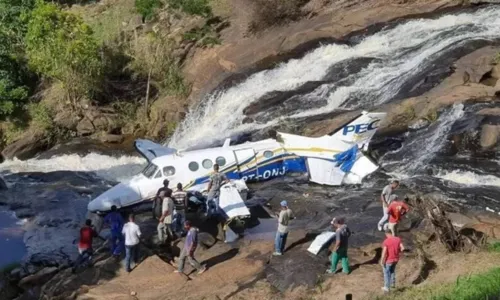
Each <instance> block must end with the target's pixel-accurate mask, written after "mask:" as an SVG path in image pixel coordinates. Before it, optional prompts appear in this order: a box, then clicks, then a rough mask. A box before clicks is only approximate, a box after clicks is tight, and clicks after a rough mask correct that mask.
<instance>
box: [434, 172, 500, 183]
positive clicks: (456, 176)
mask: <svg viewBox="0 0 500 300" xmlns="http://www.w3.org/2000/svg"><path fill="white" fill-rule="evenodd" d="M436 177H437V178H440V179H444V180H448V181H452V182H455V183H458V184H463V185H472V186H474V185H482V186H484V185H486V186H498V187H500V178H499V177H496V176H493V175H479V174H476V173H473V172H469V171H461V170H453V171H443V172H440V173H439V174H438V175H436Z"/></svg>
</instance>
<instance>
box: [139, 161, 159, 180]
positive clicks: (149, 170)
mask: <svg viewBox="0 0 500 300" xmlns="http://www.w3.org/2000/svg"><path fill="white" fill-rule="evenodd" d="M156 171H158V166H157V165H155V164H149V165H148V166H147V167H146V168H145V169H144V170H143V171H142V174H143V175H144V176H146V177H147V178H153V175H154V174H156Z"/></svg>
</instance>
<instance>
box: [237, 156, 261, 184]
mask: <svg viewBox="0 0 500 300" xmlns="http://www.w3.org/2000/svg"><path fill="white" fill-rule="evenodd" d="M234 156H235V157H236V163H237V164H238V170H239V172H240V178H242V179H244V180H245V181H252V180H257V179H258V170H257V161H256V155H255V151H254V150H253V149H240V150H235V151H234Z"/></svg>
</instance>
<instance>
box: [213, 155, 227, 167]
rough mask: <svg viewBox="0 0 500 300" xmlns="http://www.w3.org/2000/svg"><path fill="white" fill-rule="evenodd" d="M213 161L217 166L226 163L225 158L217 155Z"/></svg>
mask: <svg viewBox="0 0 500 300" xmlns="http://www.w3.org/2000/svg"><path fill="white" fill-rule="evenodd" d="M215 163H216V164H218V165H219V167H223V166H225V165H226V159H225V158H224V157H222V156H219V157H217V158H216V159H215Z"/></svg>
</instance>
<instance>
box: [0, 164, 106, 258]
mask: <svg viewBox="0 0 500 300" xmlns="http://www.w3.org/2000/svg"><path fill="white" fill-rule="evenodd" d="M6 180H8V181H9V182H11V183H12V184H11V188H10V189H9V190H7V191H2V193H0V203H1V204H3V205H7V206H8V207H9V209H10V210H13V211H14V212H15V213H16V216H17V217H18V218H21V219H24V218H28V222H27V224H26V225H25V230H26V232H25V235H24V243H25V244H26V248H27V256H26V261H28V262H30V263H32V264H35V265H39V266H61V265H67V264H68V263H70V262H71V261H72V260H74V259H75V258H76V256H77V254H78V253H77V248H76V245H75V244H74V243H73V242H74V241H75V239H76V238H77V237H78V230H79V228H80V227H81V225H82V224H83V222H84V220H85V218H86V214H87V204H88V202H89V201H90V199H92V198H93V197H96V196H97V195H98V194H100V193H102V192H104V191H105V190H106V189H107V188H108V185H107V184H109V183H107V182H105V181H103V180H102V179H99V178H96V177H95V175H94V174H91V173H85V172H69V171H59V172H51V173H18V174H15V175H9V176H6ZM34 183H35V184H34ZM81 187H85V188H81Z"/></svg>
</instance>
